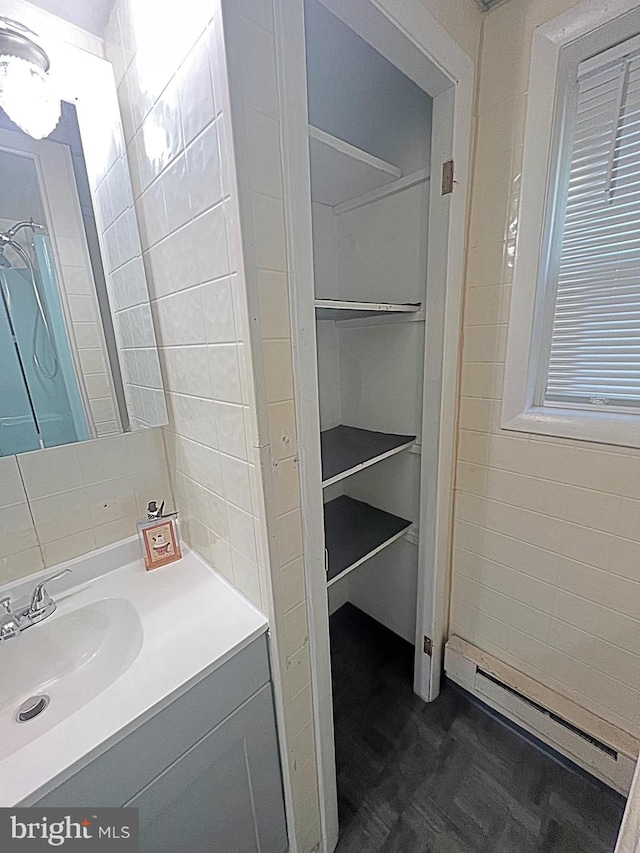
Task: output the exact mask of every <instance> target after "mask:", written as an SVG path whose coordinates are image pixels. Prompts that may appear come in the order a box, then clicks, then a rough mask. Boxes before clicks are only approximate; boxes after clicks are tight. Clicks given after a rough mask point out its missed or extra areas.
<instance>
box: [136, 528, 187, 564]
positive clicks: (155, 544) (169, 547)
mask: <svg viewBox="0 0 640 853" xmlns="http://www.w3.org/2000/svg"><path fill="white" fill-rule="evenodd" d="M140 532H141V534H142V541H143V543H144V564H145V566H146V568H147V569H157V568H159V567H160V566H166V565H167V563H173V562H175V561H176V560H179V559H180V558H181V557H182V554H181V552H180V545H179V544H178V539H177V537H176V531H175V522H174V521H173V519H163V520H160V521H158V523H157V524H150V525H148V526H146V527H144V528H143V529H142V530H141V531H140Z"/></svg>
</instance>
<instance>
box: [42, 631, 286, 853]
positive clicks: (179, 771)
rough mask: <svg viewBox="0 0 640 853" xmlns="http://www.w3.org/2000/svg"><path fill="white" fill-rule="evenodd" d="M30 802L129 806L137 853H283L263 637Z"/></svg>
mask: <svg viewBox="0 0 640 853" xmlns="http://www.w3.org/2000/svg"><path fill="white" fill-rule="evenodd" d="M37 804H39V805H47V806H65V807H70V806H132V807H135V808H137V809H139V818H140V853H180V851H184V853H187V851H188V853H285V851H286V850H287V834H286V826H285V817H284V800H283V794H282V776H281V770H280V760H279V754H278V742H277V736H276V724H275V717H274V711H273V698H272V693H271V683H270V681H269V667H268V659H267V650H266V640H265V638H264V637H261V638H259V639H258V640H255V641H254V642H253V643H252V644H251V645H250V646H249V647H248V648H246V649H244V650H243V651H241V652H240V653H238V654H237V655H235V657H234V658H232V659H231V660H229V661H228V662H227V663H225V664H224V665H223V666H222V667H220V669H218V670H216V671H215V672H213V673H212V674H211V675H209V676H207V677H206V678H204V679H203V680H202V681H200V682H198V683H197V684H196V685H194V686H193V687H192V688H191V689H190V690H188V691H187V692H186V693H184V694H182V696H180V697H178V698H177V699H176V700H175V701H174V702H172V703H171V704H169V705H168V706H167V707H166V708H163V709H162V710H161V711H159V712H158V713H157V714H155V715H154V716H152V717H151V718H150V719H149V720H147V721H146V722H145V723H143V724H142V725H141V726H139V727H138V728H137V729H135V730H134V731H133V732H131V733H130V734H129V735H127V736H126V737H125V738H123V739H122V740H121V741H119V742H118V743H116V744H115V745H114V746H112V747H111V748H110V749H108V750H107V751H106V752H104V753H103V754H102V755H100V756H98V757H97V758H95V759H94V760H93V761H91V762H90V763H89V764H87V765H86V766H85V767H83V768H82V769H80V770H78V771H77V772H76V773H75V774H73V775H72V776H70V777H69V778H68V779H66V780H65V781H64V782H62V784H60V785H58V786H57V787H56V788H54V789H53V790H52V791H50V792H49V793H48V794H47V795H46V796H44V797H41V798H40V799H39V801H38V803H37ZM25 805H26V803H25Z"/></svg>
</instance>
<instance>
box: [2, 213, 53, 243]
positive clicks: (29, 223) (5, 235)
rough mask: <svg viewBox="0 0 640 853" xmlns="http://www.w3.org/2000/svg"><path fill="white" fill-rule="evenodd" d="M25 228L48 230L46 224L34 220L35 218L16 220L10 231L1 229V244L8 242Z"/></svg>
mask: <svg viewBox="0 0 640 853" xmlns="http://www.w3.org/2000/svg"><path fill="white" fill-rule="evenodd" d="M23 228H31V230H32V231H46V230H47V229H46V226H45V225H40V223H39V222H34V221H33V219H29V220H25V221H24V222H16V224H15V225H13V226H12V227H11V228H9V230H8V231H0V244H4V243H8V242H9V241H10V240H13V238H14V237H15V236H16V234H17V233H18V232H19V231H22V229H23Z"/></svg>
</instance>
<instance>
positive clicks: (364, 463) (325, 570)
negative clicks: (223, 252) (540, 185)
mask: <svg viewBox="0 0 640 853" xmlns="http://www.w3.org/2000/svg"><path fill="white" fill-rule="evenodd" d="M393 5H394V4H392V3H390V2H385V0H349V2H347V0H299V2H298V0H296V2H294V3H292V2H287V3H281V4H280V15H281V19H280V24H281V27H282V39H281V45H282V50H281V55H280V57H279V61H280V63H281V68H282V74H283V80H284V88H283V94H282V97H283V103H284V110H283V112H284V113H285V116H286V118H285V120H284V122H283V149H284V160H285V184H286V186H285V203H286V205H287V219H288V222H287V228H288V233H290V234H291V235H292V239H291V245H290V247H289V262H290V275H291V280H292V294H291V298H292V312H293V327H294V330H295V332H294V335H295V337H294V370H295V385H296V414H297V419H298V436H299V446H300V456H301V470H302V472H303V476H302V482H301V491H302V504H303V515H304V541H305V572H306V578H307V591H308V617H309V625H310V656H311V661H310V666H311V677H312V685H313V694H314V710H315V722H316V738H317V753H318V769H319V776H320V782H321V814H322V820H323V838H324V849H325V850H327V851H332V850H333V849H334V847H335V845H336V842H337V839H338V829H339V827H338V809H337V797H336V749H335V746H336V736H339V735H340V732H339V731H338V730H337V729H336V730H334V722H333V719H334V717H333V712H334V706H333V691H332V680H331V668H332V662H333V664H334V671H337V670H336V665H337V667H338V670H339V671H340V673H341V675H340V676H339V677H340V678H342V682H343V683H344V673H345V672H349V667H348V666H347V667H346V668H345V666H344V665H343V664H344V662H345V660H346V659H348V658H349V654H350V652H349V649H350V648H352V647H353V648H355V646H354V645H353V643H352V642H351V640H352V639H353V637H354V631H355V635H358V634H360V635H361V636H360V640H361V641H362V642H358V644H357V647H358V654H361V655H362V654H364V655H365V656H370V657H378V658H379V659H380V661H383V662H384V661H386V660H387V659H389V660H393V662H394V666H395V665H396V664H398V665H400V668H401V671H402V673H403V679H404V682H405V687H406V689H407V690H408V692H409V694H410V695H415V696H416V697H419V699H418V698H415V701H418V702H419V701H421V700H424V701H429V700H431V699H434V698H435V697H436V696H437V695H438V691H439V683H440V673H441V661H442V647H443V640H444V638H445V632H446V624H445V623H446V606H445V601H446V594H447V593H446V584H447V576H446V574H447V573H446V561H447V549H448V541H447V540H448V528H447V525H448V523H449V522H448V519H449V503H450V500H451V475H452V470H451V469H452V458H453V454H452V450H453V434H454V428H453V427H454V414H455V394H456V381H457V356H458V353H457V348H458V326H459V316H460V313H459V312H460V288H461V277H462V276H461V273H462V256H463V245H464V208H465V203H466V198H465V195H466V170H467V161H468V153H469V149H468V145H469V130H470V115H471V92H472V80H473V69H472V66H471V63H470V60H468V58H467V57H466V56H465V55H464V54H462V52H461V51H459V53H458V54H457V60H458V61H459V62H460V67H459V68H457V69H452V76H451V77H449V76H447V74H446V73H444V71H443V69H444V68H446V61H444V59H442V60H440V61H439V62H438V63H436V62H435V61H434V59H435V58H436V55H437V53H438V50H442V51H444V53H446V51H447V50H450V49H451V44H450V43H449V42H450V40H449V41H447V39H448V37H445V35H444V32H443V31H441V30H439V29H438V28H436V29H435V30H434V29H432V28H431V27H430V18H429V15H428V14H426V13H425V12H424V7H423V6H421V4H420V3H419V2H416V3H414V2H413V0H409V2H408V3H407V4H406V10H409V11H413V12H417V11H418V10H419V13H420V15H421V17H422V23H423V26H422V27H421V26H418V27H417V28H415V26H414V27H412V32H414V33H418V35H420V34H422V36H423V43H420V41H419V39H418V40H416V39H413V40H411V41H410V40H409V39H408V38H407V37H406V36H405V35H404V32H405V31H406V30H405V29H404V28H403V27H402V22H401V20H394V14H395V12H392V11H391V10H390V9H387V8H386V7H391V6H393ZM414 24H415V22H414ZM428 42H431V44H430V45H428ZM292 43H294V44H297V47H298V50H297V51H296V50H292V49H291V44H292ZM284 45H288V47H286V48H285V47H284ZM430 53H431V54H433V56H431V55H430ZM453 54H456V51H455V50H454V52H453ZM443 56H444V54H443ZM452 57H453V55H452V54H450V55H449V56H448V57H447V61H451V60H452ZM453 64H454V65H455V61H454V62H453ZM454 119H455V120H456V121H457V122H458V124H457V131H456V133H455V134H454ZM457 153H459V154H460V157H461V160H460V162H459V163H458V165H456V166H455V167H454V168H455V173H454V174H455V181H456V182H457V184H456V185H454V186H455V187H456V189H455V191H454V192H453V193H450V192H445V193H444V194H443V192H442V190H443V186H442V169H443V166H444V164H445V163H449V162H450V161H451V160H453V159H454V158H455V156H456V154H457ZM447 168H449V167H447ZM330 624H331V632H330ZM330 633H331V636H330ZM350 638H351V639H350ZM363 643H364V646H363ZM375 671H377V670H375ZM350 677H351V676H348V677H347V681H348V680H349V678H350ZM335 687H336V692H335V696H336V701H338V702H340V703H343V704H344V701H345V691H344V690H343V689H339V688H338V685H337V684H336V685H335ZM368 695H370V694H369V693H368V692H367V691H366V690H365V691H358V690H356V689H354V691H353V697H351V700H349V701H353V702H354V703H357V702H366V701H368V700H367V699H366V697H367V696H368ZM358 697H359V698H358ZM359 710H360V711H362V712H363V713H366V709H365V708H362V709H359ZM389 710H390V712H393V711H392V707H391V706H389ZM335 711H336V715H338V713H339V708H338V707H337V706H336V708H335ZM336 719H337V716H336ZM343 759H344V752H343V751H342V752H341V760H343Z"/></svg>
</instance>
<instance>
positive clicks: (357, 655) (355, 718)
mask: <svg viewBox="0 0 640 853" xmlns="http://www.w3.org/2000/svg"><path fill="white" fill-rule="evenodd" d="M331 643H332V667H333V689H334V706H335V731H336V762H337V773H338V806H339V811H340V841H339V844H338V848H337V850H338V853H378V851H381V853H533V851H537V853H539V851H544V853H611V851H613V849H614V846H615V839H616V835H617V831H618V826H619V824H620V820H621V817H622V811H623V808H624V800H623V798H622V797H620V796H619V795H618V794H615V793H614V792H613V791H611V790H610V789H609V788H607V787H606V786H604V785H600V784H599V783H596V782H592V781H591V780H590V778H586V777H585V776H582V775H579V774H578V773H577V772H574V771H573V770H571V769H569V768H567V767H564V766H562V765H560V764H559V763H557V762H556V761H555V760H554V759H553V758H551V757H550V756H549V755H546V754H544V753H542V752H541V751H539V750H538V749H537V748H536V747H535V746H533V745H532V744H531V743H529V742H527V741H526V740H524V739H523V738H522V737H521V736H520V735H519V734H517V733H516V732H514V731H512V730H511V729H509V728H507V727H506V726H505V725H504V724H503V723H502V722H500V721H498V720H496V719H494V718H493V717H492V716H490V715H489V714H488V713H486V712H485V711H484V710H483V709H481V708H479V707H477V706H476V705H475V704H473V703H472V702H470V701H469V699H468V698H467V697H466V696H465V695H464V694H463V693H461V692H460V691H458V690H457V689H455V688H454V687H452V686H451V685H446V686H445V688H444V689H443V691H442V693H441V695H440V696H439V697H438V699H437V700H436V701H435V702H432V703H430V704H425V703H423V702H422V701H421V700H420V699H418V697H417V696H415V695H414V693H413V692H412V689H411V677H412V676H411V673H412V663H413V661H412V653H413V649H412V647H410V646H409V645H408V644H407V643H405V642H404V641H403V640H401V639H399V638H398V637H396V636H395V635H394V634H392V633H391V632H389V631H387V629H386V628H383V627H382V626H381V625H379V624H378V623H377V622H374V621H373V620H372V619H370V618H369V617H368V616H365V614H363V613H362V612H361V611H359V610H357V609H356V608H354V607H353V606H352V605H350V604H347V605H345V606H344V607H342V608H340V610H339V611H338V612H337V613H335V614H334V615H333V616H332V617H331Z"/></svg>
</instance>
